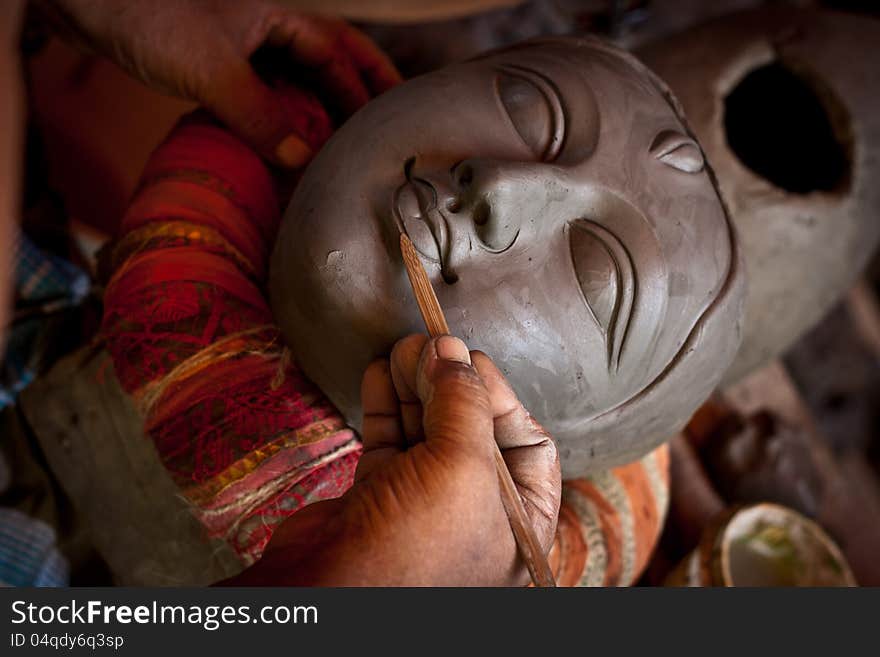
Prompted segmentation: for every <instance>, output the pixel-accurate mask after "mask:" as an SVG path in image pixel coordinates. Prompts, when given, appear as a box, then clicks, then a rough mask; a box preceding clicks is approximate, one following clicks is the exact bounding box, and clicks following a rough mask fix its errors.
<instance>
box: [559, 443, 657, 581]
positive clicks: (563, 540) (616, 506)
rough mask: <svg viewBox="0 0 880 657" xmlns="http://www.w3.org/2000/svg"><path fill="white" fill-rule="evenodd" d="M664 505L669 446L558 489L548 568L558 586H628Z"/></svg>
mask: <svg viewBox="0 0 880 657" xmlns="http://www.w3.org/2000/svg"><path fill="white" fill-rule="evenodd" d="M668 506H669V447H668V446H667V445H662V446H661V447H658V448H657V449H655V450H654V451H653V452H651V453H650V454H648V455H647V456H645V457H644V458H643V459H641V460H640V461H636V462H635V463H630V464H628V465H624V466H621V467H618V468H613V469H611V470H606V471H605V472H602V473H599V474H597V475H594V476H592V477H589V478H584V479H571V480H568V481H566V482H564V484H563V487H562V506H561V507H560V510H559V524H558V525H557V528H556V539H555V541H554V542H553V547H552V548H551V550H550V567H551V568H552V569H553V574H554V576H555V577H556V583H557V585H558V586H629V585H630V584H632V583H634V582H635V581H636V580H637V579H638V578H639V577H640V576H641V574H642V571H643V570H644V569H645V566H646V565H647V563H648V560H649V559H650V558H651V554H652V553H653V551H654V547H655V546H656V545H657V540H658V539H659V537H660V531H661V530H662V528H663V522H664V520H665V519H666V510H667V508H668Z"/></svg>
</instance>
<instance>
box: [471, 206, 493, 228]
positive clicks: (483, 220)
mask: <svg viewBox="0 0 880 657" xmlns="http://www.w3.org/2000/svg"><path fill="white" fill-rule="evenodd" d="M491 213H492V209H491V208H490V207H489V203H488V201H486V200H485V199H483V200H481V201H480V202H479V203H477V204H476V205H475V206H474V213H473V217H472V218H473V222H474V223H475V224H476V225H477V226H485V225H486V224H487V223H489V215H490V214H491Z"/></svg>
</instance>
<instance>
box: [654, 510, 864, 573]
mask: <svg viewBox="0 0 880 657" xmlns="http://www.w3.org/2000/svg"><path fill="white" fill-rule="evenodd" d="M666 583H667V585H669V586H855V585H856V582H855V578H854V577H853V574H852V571H851V570H850V567H849V564H848V563H847V562H846V559H845V558H844V556H843V554H841V552H840V548H838V547H837V545H836V544H835V542H834V541H833V540H832V539H831V538H830V537H829V536H828V534H826V533H825V532H824V530H822V528H821V527H819V525H817V524H816V523H814V522H813V521H811V520H808V519H807V518H805V517H804V516H802V515H801V514H799V513H797V512H796V511H792V510H791V509H789V508H787V507H784V506H780V505H778V504H755V505H752V506H745V507H739V508H734V509H729V510H727V511H725V512H724V513H722V514H721V515H720V516H719V517H718V518H717V519H716V520H715V521H714V522H712V523H710V524H709V526H708V527H707V528H706V529H705V531H704V532H703V537H702V538H701V540H700V543H699V545H698V546H697V548H696V549H695V550H694V551H693V552H692V553H691V554H690V555H688V556H687V557H686V558H685V559H684V561H682V562H681V563H680V564H679V566H678V567H677V568H676V569H675V570H674V571H673V572H672V573H671V574H670V575H669V577H668V579H667V582H666Z"/></svg>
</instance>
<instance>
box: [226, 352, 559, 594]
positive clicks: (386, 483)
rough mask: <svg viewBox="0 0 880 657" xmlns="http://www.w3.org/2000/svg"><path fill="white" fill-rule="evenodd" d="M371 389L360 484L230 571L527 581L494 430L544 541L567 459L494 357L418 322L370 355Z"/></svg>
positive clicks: (315, 508) (303, 578)
mask: <svg viewBox="0 0 880 657" xmlns="http://www.w3.org/2000/svg"><path fill="white" fill-rule="evenodd" d="M471 363H473V364H471ZM362 399H363V407H364V424H363V439H364V454H363V456H362V457H361V461H360V463H359V465H358V470H357V474H356V478H355V484H354V486H353V487H352V489H351V490H350V491H349V492H348V493H347V494H346V495H345V496H343V497H342V498H340V499H339V500H333V501H329V502H319V503H317V504H313V505H311V506H309V507H307V508H306V509H304V510H303V511H301V512H300V513H298V514H296V515H295V516H293V517H292V518H290V519H289V520H287V521H286V522H285V523H284V524H283V525H282V526H281V527H280V528H279V530H278V531H277V532H276V534H275V536H274V537H273V539H272V542H271V543H270V545H269V548H268V549H267V551H266V553H265V554H264V556H263V559H262V560H261V561H260V562H259V563H258V564H256V565H255V566H254V567H252V568H251V569H250V570H249V571H245V573H243V574H242V575H241V576H239V577H238V578H236V580H234V582H230V583H236V584H281V583H297V584H319V585H390V586H393V585H440V586H442V585H483V586H498V585H522V584H525V583H527V582H528V573H527V571H526V568H525V565H524V564H523V562H522V560H521V559H520V558H519V555H518V553H517V549H516V545H515V542H514V538H513V534H512V532H511V529H510V525H509V523H508V519H507V516H506V514H505V512H504V508H503V506H502V502H501V497H500V493H499V487H498V478H497V475H496V472H495V467H494V461H493V446H492V441H493V440H497V441H498V443H499V445H500V447H501V448H502V451H503V453H504V457H505V460H506V461H507V464H508V467H509V469H510V472H511V474H512V475H513V479H514V481H515V482H516V484H517V487H518V489H519V492H520V494H521V496H522V498H523V501H524V503H525V508H526V511H527V512H528V514H529V517H530V518H531V520H532V523H533V524H534V526H535V530H536V532H537V535H538V539H539V540H540V541H541V544H542V546H543V547H544V549H545V551H549V549H550V545H551V543H552V541H553V535H554V532H555V530H556V519H557V514H558V512H559V498H560V492H561V475H560V470H559V459H558V456H557V453H556V446H555V444H554V443H553V441H552V439H551V438H550V436H549V435H548V434H547V433H546V432H545V431H544V430H543V429H542V428H541V427H540V426H539V425H538V424H537V423H536V422H535V421H534V420H532V419H531V417H530V416H529V414H528V413H527V412H526V410H525V409H524V408H523V407H522V405H521V404H520V403H519V401H518V400H517V399H516V396H515V395H514V393H513V391H512V390H511V389H510V387H509V386H508V384H507V382H506V381H505V379H504V377H503V376H502V374H501V373H500V372H499V371H498V369H497V368H496V367H495V366H494V365H493V363H492V361H491V360H490V359H489V358H488V357H487V356H486V355H485V354H482V353H480V352H476V351H474V352H470V354H469V353H468V350H467V347H465V345H464V343H463V342H461V341H460V340H458V339H457V338H451V337H442V338H438V339H436V340H430V341H429V340H428V339H427V338H426V337H425V336H418V335H413V336H410V337H408V338H406V339H404V340H402V341H400V342H398V343H397V345H396V346H395V348H394V351H393V352H392V354H391V360H390V362H389V361H384V360H383V361H377V362H375V363H373V364H372V365H371V366H370V367H369V369H368V370H367V372H366V373H365V375H364V379H363V387H362Z"/></svg>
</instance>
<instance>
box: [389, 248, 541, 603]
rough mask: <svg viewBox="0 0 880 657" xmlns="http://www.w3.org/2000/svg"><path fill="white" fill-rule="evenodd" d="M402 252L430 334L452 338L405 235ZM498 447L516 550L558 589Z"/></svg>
mask: <svg viewBox="0 0 880 657" xmlns="http://www.w3.org/2000/svg"><path fill="white" fill-rule="evenodd" d="M400 251H401V253H402V255H403V262H404V264H405V265H406V273H407V275H408V276H409V281H410V284H411V285H412V288H413V292H414V294H415V297H416V302H417V303H418V306H419V311H420V312H421V314H422V318H423V319H424V321H425V326H426V327H427V329H428V334H429V335H430V336H431V337H432V338H434V337H438V336H441V335H448V334H449V326H448V325H447V324H446V318H445V317H444V316H443V311H442V310H441V309H440V303H439V302H438V301H437V296H436V294H435V293H434V288H433V287H431V283H430V281H429V280H428V276H427V274H426V273H425V270H424V267H423V266H422V263H421V260H419V257H418V255H417V254H416V250H415V248H414V247H413V244H412V241H410V239H409V237H407V235H406V234H405V233H401V234H400ZM494 446H495V470H496V472H497V474H498V484H499V486H500V490H501V500H502V503H503V504H504V510H505V512H506V513H507V517H508V519H509V520H510V528H511V530H512V531H513V535H514V539H515V540H516V545H517V549H518V550H519V553H520V556H521V557H522V559H523V561H524V562H525V564H526V567H527V568H528V570H529V575H530V576H531V578H532V582H533V583H534V584H535V586H555V585H556V582H555V581H554V579H553V572H552V571H551V569H550V565H549V563H548V562H547V557H546V556H545V554H544V552H543V550H542V549H541V546H540V543H539V542H538V538H537V536H536V534H535V529H534V527H533V526H532V523H531V521H530V520H529V517H528V515H527V513H526V510H525V508H524V506H523V502H522V499H521V498H520V495H519V492H518V491H517V489H516V485H515V484H514V482H513V478H512V477H511V476H510V471H509V470H508V469H507V464H506V463H505V461H504V457H503V456H502V455H501V450H500V449H499V448H498V444H497V443H494Z"/></svg>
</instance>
